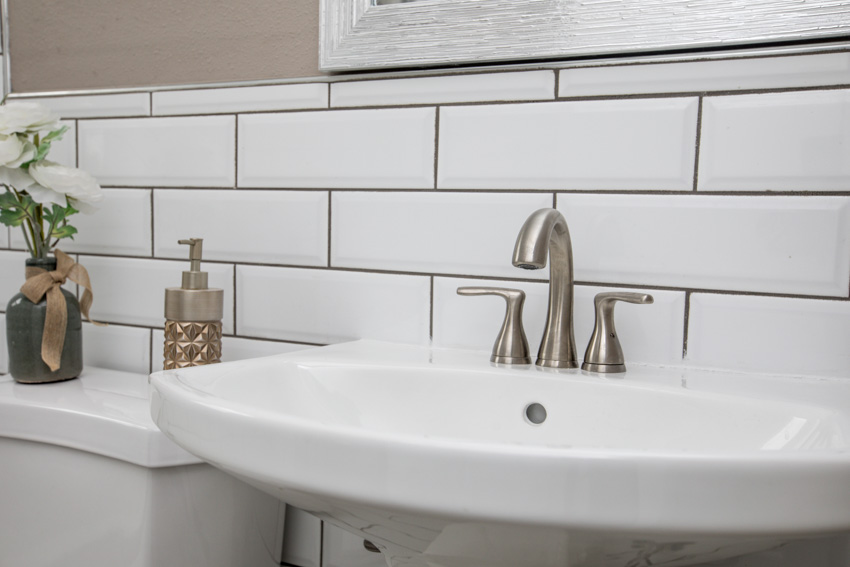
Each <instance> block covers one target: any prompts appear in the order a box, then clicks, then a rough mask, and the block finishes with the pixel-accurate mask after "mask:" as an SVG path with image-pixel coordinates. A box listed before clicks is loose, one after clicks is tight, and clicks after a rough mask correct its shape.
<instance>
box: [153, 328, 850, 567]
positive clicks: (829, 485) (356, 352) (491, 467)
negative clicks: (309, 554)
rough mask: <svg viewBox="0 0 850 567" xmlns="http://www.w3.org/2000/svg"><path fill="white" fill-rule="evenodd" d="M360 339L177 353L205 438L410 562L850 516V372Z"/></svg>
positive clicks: (298, 502)
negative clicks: (203, 360)
mask: <svg viewBox="0 0 850 567" xmlns="http://www.w3.org/2000/svg"><path fill="white" fill-rule="evenodd" d="M488 356H489V355H488V354H487V353H481V352H474V351H463V350H451V349H436V348H430V347H420V346H409V345H396V344H389V343H381V342H375V341H357V342H353V343H346V344H340V345H334V346H329V347H322V348H316V349H310V350H306V351H300V352H294V353H288V354H284V355H280V356H274V357H268V358H261V359H253V360H247V361H241V362H233V363H226V364H219V365H213V366H207V367H197V368H191V369H182V370H172V371H165V372H159V373H156V374H154V375H153V376H152V378H151V381H152V386H153V396H152V415H153V417H154V420H155V422H156V423H157V425H158V426H159V427H160V428H161V429H162V430H163V431H164V432H165V433H166V434H167V435H168V436H169V437H170V438H171V439H173V440H174V441H175V442H176V443H177V444H179V445H181V446H182V447H184V448H185V449H186V450H188V451H189V452H191V453H193V454H195V455H196V456H198V457H200V458H201V459H204V460H206V461H208V462H210V463H212V464H213V465H215V466H217V467H219V468H221V469H223V470H225V471H227V472H229V473H230V474H233V475H235V476H237V477H239V478H242V479H243V480H245V481H247V482H249V483H251V484H253V485H255V486H257V487H258V488H260V489H262V490H265V491H266V492H269V493H271V494H274V495H276V496H277V497H279V498H280V499H281V500H284V501H286V502H289V503H291V504H293V505H295V506H298V507H301V508H304V509H306V510H308V511H311V512H313V513H314V514H316V515H318V516H319V517H321V518H323V519H325V520H327V521H329V522H331V523H334V524H336V525H338V526H341V527H344V528H346V529H349V530H350V531H352V532H355V533H357V534H359V535H360V536H362V537H364V538H366V539H369V540H370V541H372V542H373V543H374V544H375V545H376V546H377V547H378V548H380V549H381V550H382V551H383V552H384V553H385V554H386V556H387V557H388V559H389V560H390V562H391V564H393V565H410V566H425V565H431V566H434V565H445V566H447V567H449V566H451V567H454V566H466V565H470V566H473V565H475V566H477V565H480V566H482V567H483V566H488V567H498V566H501V565H505V566H508V565H510V566H522V565H529V566H530V565H537V566H548V565H552V566H555V565H558V566H562V567H563V566H572V565H575V566H579V565H587V566H593V567H596V566H600V567H608V566H611V567H613V566H618V567H625V566H634V567H639V566H642V565H670V566H676V565H699V564H702V563H705V562H708V561H715V560H718V559H723V558H726V557H734V556H737V555H741V554H745V553H748V552H751V551H756V550H762V549H769V548H771V547H775V546H780V545H782V544H784V543H786V542H788V541H791V540H796V539H801V538H812V537H825V536H827V535H834V534H839V533H844V532H850V490H848V489H847V487H848V486H850V380H846V379H840V378H835V379H829V378H806V377H780V376H765V375H756V374H736V373H731V372H717V371H708V370H698V369H690V368H677V367H668V368H660V367H651V366H642V365H639V364H634V363H632V364H630V365H629V370H628V371H627V372H626V373H625V374H619V375H617V377H614V378H612V377H606V376H605V375H599V374H590V373H585V372H583V371H580V370H554V369H544V368H540V367H536V366H519V367H517V366H515V367H501V366H496V365H493V364H491V363H490V362H489V361H488Z"/></svg>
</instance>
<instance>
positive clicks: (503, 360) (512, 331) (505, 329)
mask: <svg viewBox="0 0 850 567" xmlns="http://www.w3.org/2000/svg"><path fill="white" fill-rule="evenodd" d="M457 294H458V295H498V296H500V297H504V298H505V301H506V302H507V309H506V310H505V320H504V322H503V323H502V329H501V330H500V331H499V336H498V337H496V342H495V343H494V344H493V354H492V355H491V356H490V362H496V363H500V364H531V356H530V355H529V352H528V340H526V338H525V331H524V330H523V328H522V306H523V304H524V303H525V292H524V291H522V290H521V289H508V288H504V287H459V288H457Z"/></svg>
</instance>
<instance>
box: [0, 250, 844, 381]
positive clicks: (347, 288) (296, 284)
mask: <svg viewBox="0 0 850 567" xmlns="http://www.w3.org/2000/svg"><path fill="white" fill-rule="evenodd" d="M13 255H14V254H13ZM5 256H9V254H7V253H2V254H0V261H2V262H4V263H6V262H9V260H10V259H9V258H5ZM11 260H16V261H18V262H20V261H21V258H19V257H18V258H11ZM81 261H82V262H83V263H84V264H85V265H86V266H87V268H88V269H89V272H90V273H91V274H92V279H93V280H94V281H95V282H98V281H101V282H103V281H109V282H110V285H109V286H98V285H97V283H95V303H94V308H93V310H92V311H93V313H92V315H93V316H94V317H95V318H97V319H101V320H108V321H111V322H113V323H117V324H113V325H110V326H109V327H103V328H98V327H94V326H92V325H88V324H87V325H86V326H85V330H84V332H85V336H86V338H85V344H86V347H85V348H86V353H85V354H86V358H87V360H88V361H89V363H90V364H92V365H95V366H98V365H99V366H104V367H109V368H116V369H121V370H127V371H133V372H146V371H147V368H148V364H149V360H152V361H153V365H154V366H157V365H158V364H159V362H158V360H159V357H160V354H159V352H158V350H159V345H161V344H162V332H161V330H159V329H161V327H162V324H163V318H162V313H161V306H162V290H163V288H164V287H166V286H168V285H171V284H173V281H172V280H174V279H175V277H176V276H174V274H175V273H177V270H175V268H177V266H176V265H175V263H174V262H166V261H158V260H126V259H115V258H112V259H106V258H94V257H85V256H84V257H82V258H81ZM4 267H5V266H4ZM217 268H218V269H216V270H213V271H211V274H210V279H211V284H212V285H214V286H221V287H225V289H226V290H227V292H226V297H227V299H226V304H227V305H226V307H225V322H224V327H225V332H226V333H228V334H231V333H232V332H233V329H234V320H233V315H232V313H233V311H234V309H233V300H232V297H233V295H234V294H233V289H234V288H233V285H234V283H233V282H234V278H233V275H232V271H233V268H232V267H231V266H217ZM3 273H4V274H5V270H4V272H3ZM163 273H164V274H166V275H162V274H163ZM222 273H224V276H222ZM172 276H174V277H172ZM4 279H8V278H4ZM430 280H431V278H429V277H425V276H406V275H396V274H375V273H364V272H347V271H335V270H316V269H296V268H276V267H266V266H237V267H236V276H235V285H236V293H235V295H236V309H235V311H236V324H235V326H236V329H237V330H238V332H239V334H240V335H244V336H242V337H227V338H225V341H224V343H225V344H224V351H225V358H226V359H228V360H236V359H239V358H244V357H249V356H264V355H270V354H277V353H282V352H288V351H292V350H296V349H300V348H307V347H306V346H305V345H301V344H286V343H281V342H276V341H293V342H308V343H335V342H341V341H345V340H352V339H357V338H372V339H378V340H387V341H394V342H407V343H419V344H425V343H427V342H428V341H429V338H430V335H431V333H433V343H434V344H435V345H436V346H440V347H450V348H451V347H461V348H473V349H479V350H482V351H488V350H489V349H490V348H491V345H492V341H493V340H494V338H495V336H496V334H497V332H498V328H499V326H500V325H501V320H502V317H503V311H504V307H503V305H502V304H501V303H500V302H499V301H498V300H497V299H495V298H487V297H484V298H471V297H460V296H458V295H457V294H456V289H457V287H459V286H463V285H482V284H484V285H495V286H510V287H519V288H521V289H523V290H524V291H525V292H526V293H527V301H526V309H525V315H524V323H525V329H526V334H527V336H528V339H529V343H530V346H531V348H532V350H533V351H535V350H536V349H537V346H538V344H539V338H540V335H541V332H542V328H543V324H544V321H545V311H546V305H547V286H546V284H545V283H544V282H520V283H517V282H508V281H498V280H496V281H493V280H486V281H482V280H477V279H468V278H454V277H435V278H433V286H432V284H431V281H430ZM5 287H11V284H9V283H8V282H4V288H5ZM606 290H608V288H605V287H598V286H585V285H578V286H576V295H575V329H576V344H577V347H578V350H579V351H580V352H579V354H581V353H583V350H584V345H586V344H587V340H588V338H589V336H590V333H591V331H592V327H593V308H592V299H593V297H594V295H595V294H596V293H599V292H602V291H606ZM644 291H648V292H649V293H652V294H653V296H654V297H655V300H656V301H655V303H654V304H652V305H640V306H632V305H623V306H622V307H621V308H620V309H618V313H617V328H618V331H619V334H620V339H621V342H622V344H623V349H624V351H625V353H626V356H627V358H628V359H629V360H630V361H632V362H650V363H657V364H680V363H681V362H682V349H683V344H684V329H685V327H684V321H685V310H686V307H685V306H686V301H685V293H684V292H676V291H665V290H652V289H649V290H646V289H645V288H644ZM3 293H6V292H3ZM432 297H433V299H432ZM432 321H433V322H432ZM687 321H688V323H687V325H688V335H687V358H686V361H687V363H688V364H693V365H698V366H705V367H721V368H733V369H738V370H752V371H767V372H776V373H781V374H795V375H796V374H806V375H824V376H839V377H841V376H850V353H848V351H847V349H846V348H844V347H845V345H846V344H847V341H848V340H850V301H846V300H845V301H835V300H820V299H802V298H783V297H760V296H743V295H725V294H710V293H693V294H691V296H690V308H689V312H688V317H687ZM125 325H130V326H125ZM431 325H433V331H431ZM146 327H150V328H146ZM258 339H268V340H258ZM742 344H745V345H747V348H744V349H742V348H741V345H742ZM0 363H2V360H0Z"/></svg>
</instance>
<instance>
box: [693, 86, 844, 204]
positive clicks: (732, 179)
mask: <svg viewBox="0 0 850 567" xmlns="http://www.w3.org/2000/svg"><path fill="white" fill-rule="evenodd" d="M848 148H850V90H846V89H843V90H831V91H807V92H787V93H771V94H757V95H738V96H724V97H707V98H706V99H705V100H704V102H703V113H702V136H701V139H700V160H699V189H700V190H702V191H847V190H848V189H850V159H847V156H848Z"/></svg>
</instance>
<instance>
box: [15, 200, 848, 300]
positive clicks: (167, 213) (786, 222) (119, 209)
mask: <svg viewBox="0 0 850 567" xmlns="http://www.w3.org/2000/svg"><path fill="white" fill-rule="evenodd" d="M104 193H105V195H106V198H105V199H104V201H103V203H102V207H101V210H100V211H99V212H98V213H97V214H95V215H91V216H87V215H78V216H76V217H74V225H75V226H76V227H77V228H78V229H79V230H80V233H79V235H78V236H77V238H76V239H75V240H73V241H71V240H68V241H64V242H63V243H62V249H63V250H65V251H66V252H74V253H81V254H103V255H119V256H140V257H151V256H153V257H156V258H161V259H175V260H179V259H183V258H185V257H186V250H185V247H183V246H180V245H179V244H178V243H177V241H178V240H179V239H181V238H187V237H189V236H194V237H200V238H204V257H205V258H206V259H207V260H212V261H219V262H241V263H256V264H274V265H291V266H303V267H327V266H330V267H333V268H348V269H355V270H373V271H382V272H411V273H422V274H429V275H430V274H450V275H459V276H486V277H498V278H508V279H532V280H534V279H541V280H542V279H546V278H547V277H548V271H547V270H537V271H520V270H518V269H516V268H514V267H513V266H512V265H511V263H510V255H511V252H512V250H513V245H514V240H515V238H516V234H517V232H518V231H519V228H520V227H521V226H522V224H523V222H524V221H525V219H526V218H527V217H528V216H529V215H530V214H531V213H532V212H533V211H535V210H537V209H540V208H546V207H551V206H552V205H553V195H552V194H550V193H442V192H424V193H420V192H412V193H411V192H404V191H397V192H393V191H390V192H365V191H342V192H339V191H335V192H331V193H330V196H329V193H328V192H326V191H268V190H244V189H237V190H213V189H207V190H204V189H197V190H196V189H186V190H180V189H161V190H160V189H158V190H153V191H151V190H148V189H106V190H105V191H104ZM557 206H558V209H559V210H560V211H561V212H562V213H563V214H564V216H565V217H566V219H567V221H568V224H569V227H570V232H571V235H572V242H573V250H574V256H575V277H576V280H577V281H581V282H592V283H609V284H617V285H623V284H625V285H629V284H631V285H642V286H644V285H646V286H662V287H673V288H683V289H695V290H728V291H742V292H756V293H771V294H792V295H813V296H826V297H847V296H848V294H850V289H848V286H849V285H850V284H848V282H850V197H839V196H810V197H802V196H786V195H776V196H736V195H711V194H702V195H701V194H689V195H629V194H616V195H612V194H595V193H586V194H557ZM329 209H330V210H329ZM152 219H153V222H152ZM329 221H330V226H329V224H328V223H329ZM4 232H5V231H4ZM0 234H2V233H0ZM11 246H12V247H13V248H15V249H23V247H24V242H23V237H22V236H21V234H20V231H17V230H14V231H12V232H11ZM164 265H170V264H169V263H167V262H166V264H164Z"/></svg>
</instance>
